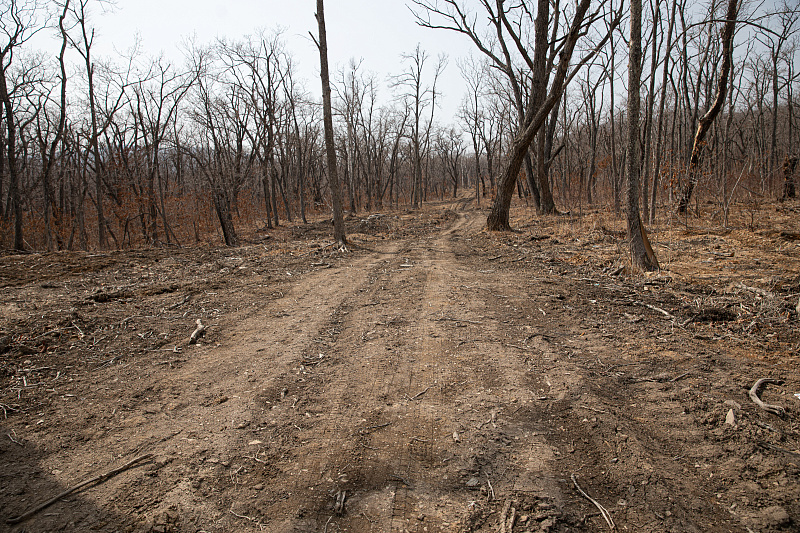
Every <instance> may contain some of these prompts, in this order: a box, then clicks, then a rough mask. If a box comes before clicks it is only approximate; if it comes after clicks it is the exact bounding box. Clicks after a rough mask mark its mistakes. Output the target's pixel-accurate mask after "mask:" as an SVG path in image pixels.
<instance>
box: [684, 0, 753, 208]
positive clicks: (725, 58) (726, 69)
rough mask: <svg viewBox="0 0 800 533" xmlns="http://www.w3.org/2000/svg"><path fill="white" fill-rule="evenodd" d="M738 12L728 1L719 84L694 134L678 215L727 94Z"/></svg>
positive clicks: (736, 4)
mask: <svg viewBox="0 0 800 533" xmlns="http://www.w3.org/2000/svg"><path fill="white" fill-rule="evenodd" d="M738 11H739V0H728V11H727V14H726V16H725V26H724V27H723V30H722V67H721V68H720V72H719V82H718V83H717V95H716V97H715V98H714V103H713V104H712V105H711V107H710V108H709V110H708V111H706V113H705V115H703V116H702V117H701V118H700V122H699V123H698V125H697V131H696V132H695V134H694V142H693V143H692V155H691V157H690V159H689V168H688V171H687V176H686V183H685V184H684V186H683V190H682V191H681V197H680V199H679V200H678V213H679V214H684V213H686V210H687V209H688V207H689V201H690V200H691V199H692V192H693V191H694V188H695V187H696V186H697V182H698V181H699V179H700V156H701V155H702V153H703V147H704V141H705V138H706V134H707V133H708V130H709V129H711V125H712V124H713V123H714V119H715V118H717V115H719V112H720V111H722V106H724V105H725V98H726V96H727V94H728V77H729V76H730V72H731V63H732V62H733V33H734V30H735V29H736V16H737V14H738Z"/></svg>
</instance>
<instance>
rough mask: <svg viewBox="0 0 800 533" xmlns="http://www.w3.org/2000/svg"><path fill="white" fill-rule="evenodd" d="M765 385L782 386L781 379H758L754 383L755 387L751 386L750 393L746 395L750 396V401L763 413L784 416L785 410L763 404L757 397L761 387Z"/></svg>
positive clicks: (777, 406) (778, 406)
mask: <svg viewBox="0 0 800 533" xmlns="http://www.w3.org/2000/svg"><path fill="white" fill-rule="evenodd" d="M767 383H771V384H772V385H783V380H781V379H773V378H761V379H759V380H758V381H756V383H755V385H753V386H752V387H751V388H750V392H749V393H748V395H749V396H750V399H751V400H753V403H755V404H756V405H757V406H759V407H760V408H761V409H763V410H764V411H766V412H768V413H772V414H775V415H778V416H783V415H785V414H786V410H785V409H784V408H783V407H781V406H780V405H772V404H768V403H764V402H763V401H761V398H760V397H759V396H758V391H759V390H760V389H761V387H762V386H763V385H766V384H767Z"/></svg>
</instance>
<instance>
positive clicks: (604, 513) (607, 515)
mask: <svg viewBox="0 0 800 533" xmlns="http://www.w3.org/2000/svg"><path fill="white" fill-rule="evenodd" d="M570 477H571V478H572V483H574V484H575V488H576V489H578V492H580V493H581V494H582V495H583V497H584V498H586V499H587V500H589V501H590V502H592V504H594V506H595V507H597V509H598V510H599V511H600V514H601V515H602V516H603V519H604V520H605V521H606V524H608V527H609V528H610V529H611V530H612V531H613V530H614V528H616V526H615V525H614V519H613V518H611V513H609V512H608V509H606V508H605V507H603V506H602V505H600V504H599V503H598V502H597V500H595V499H594V498H592V497H591V496H589V495H588V494H586V493H585V492H583V489H582V488H581V486H580V485H578V480H577V479H575V474H572V475H571V476H570Z"/></svg>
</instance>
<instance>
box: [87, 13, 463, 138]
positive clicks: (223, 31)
mask: <svg viewBox="0 0 800 533" xmlns="http://www.w3.org/2000/svg"><path fill="white" fill-rule="evenodd" d="M406 4H407V2H406V1H405V0H328V1H327V2H326V3H325V18H326V24H327V30H328V58H329V62H330V65H331V70H332V72H335V71H336V70H338V68H339V67H346V66H347V64H348V63H349V61H350V58H355V59H357V60H358V59H363V63H362V69H363V70H364V71H365V72H374V73H375V74H376V75H377V77H378V80H379V81H380V82H381V83H382V85H381V86H380V92H381V94H380V96H381V97H382V99H384V101H386V100H388V99H390V98H391V93H390V90H389V89H388V87H387V85H386V83H385V82H386V79H387V77H388V76H390V75H394V74H399V73H400V72H401V70H402V68H403V66H402V60H401V55H402V54H403V53H410V52H413V50H414V48H415V47H416V45H417V43H420V45H421V48H422V49H423V50H426V51H427V52H428V53H429V54H430V56H431V60H430V68H431V71H432V69H433V66H434V63H435V61H436V57H437V55H438V54H439V53H445V54H447V55H448V57H449V65H448V67H447V69H446V70H445V73H444V77H443V79H442V83H441V92H442V93H443V97H442V98H441V100H440V101H441V108H440V111H439V119H438V120H439V121H440V122H443V123H450V122H452V121H453V120H454V119H453V118H452V117H453V116H454V114H455V113H456V109H457V108H458V105H459V104H460V102H461V99H462V97H463V94H464V92H465V89H464V84H463V81H462V79H461V74H460V72H459V69H458V65H457V64H456V59H457V58H458V57H463V56H466V55H468V54H469V52H470V51H471V43H469V41H467V40H466V39H465V38H464V37H463V36H461V35H458V34H455V33H453V32H448V31H444V30H430V29H425V28H420V27H419V26H417V24H416V23H415V21H414V17H413V15H412V14H411V12H410V11H409V9H408V7H407V5H406ZM315 11H316V1H315V0H260V1H259V0H227V1H225V0H214V1H212V0H118V1H117V5H116V7H115V8H114V10H113V12H111V13H103V14H101V13H100V12H99V11H97V10H96V9H95V11H94V13H93V21H94V24H95V26H96V28H97V36H96V43H95V44H96V50H97V52H101V53H102V55H107V54H110V53H111V52H112V51H113V49H114V48H116V49H117V50H120V51H124V50H127V49H129V48H130V47H131V45H132V44H133V43H134V36H135V35H136V34H137V33H138V34H139V36H140V37H141V43H142V48H143V50H144V51H145V52H146V53H148V54H149V55H157V54H159V53H161V52H163V53H164V55H165V56H166V57H168V58H170V59H173V60H174V61H175V62H177V63H180V62H181V61H182V59H181V58H182V55H181V52H180V49H181V48H180V44H181V42H182V41H185V40H186V39H187V38H189V37H191V36H195V37H196V39H197V42H198V43H201V44H202V43H210V42H212V41H213V40H214V39H215V38H216V37H227V38H229V39H232V40H235V39H238V38H241V37H243V36H245V35H247V34H253V33H255V30H257V29H259V28H263V29H266V30H268V31H269V32H271V31H272V30H274V29H275V28H278V27H280V28H282V29H283V30H284V39H285V42H286V45H287V48H288V49H289V50H290V51H291V53H292V55H293V56H294V58H295V61H296V63H297V68H298V71H299V74H300V77H301V78H303V79H305V81H306V88H307V89H308V90H309V91H311V92H312V94H314V95H317V97H319V94H320V93H321V91H320V88H319V87H320V81H319V78H318V75H319V74H318V73H319V55H318V52H317V49H316V47H315V45H314V43H313V42H312V41H311V39H310V37H309V34H308V32H309V31H312V32H313V33H314V34H315V35H316V34H317V26H316V19H315V18H314V13H315Z"/></svg>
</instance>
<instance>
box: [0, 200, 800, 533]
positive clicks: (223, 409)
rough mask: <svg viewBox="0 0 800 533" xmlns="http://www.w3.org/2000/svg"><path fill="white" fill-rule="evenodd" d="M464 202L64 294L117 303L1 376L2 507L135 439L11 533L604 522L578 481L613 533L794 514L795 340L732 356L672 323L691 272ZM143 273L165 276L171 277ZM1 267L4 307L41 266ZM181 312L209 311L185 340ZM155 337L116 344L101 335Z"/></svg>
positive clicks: (683, 322) (709, 328)
mask: <svg viewBox="0 0 800 533" xmlns="http://www.w3.org/2000/svg"><path fill="white" fill-rule="evenodd" d="M458 205H459V206H460V207H461V208H460V209H459V208H458V206H457V205H456V204H453V205H452V206H450V207H451V208H452V209H443V208H441V209H435V208H431V213H429V214H428V216H429V219H428V220H429V222H430V223H429V225H428V226H426V227H425V228H424V231H413V232H410V231H409V232H406V233H405V234H402V235H399V234H398V235H399V236H397V237H396V238H390V239H377V238H375V239H366V240H363V241H362V242H361V244H360V245H359V246H357V247H356V248H355V249H354V250H353V253H351V254H344V255H336V256H332V257H327V256H326V257H323V258H322V259H320V258H319V257H321V256H319V255H317V256H308V257H304V258H301V259H295V260H293V262H290V263H286V264H281V265H280V268H278V267H277V266H275V265H276V264H277V263H275V264H271V266H270V268H271V270H270V271H269V274H268V275H267V274H265V272H264V271H263V270H262V271H259V270H258V268H255V267H253V266H252V265H258V264H264V263H258V262H254V260H252V257H251V256H248V255H246V254H243V255H242V257H237V258H225V261H223V260H221V259H220V260H218V262H221V265H222V269H221V270H220V272H223V274H224V276H225V277H216V278H214V277H211V278H209V277H206V278H203V280H202V284H201V283H200V282H198V281H197V280H195V279H194V278H193V279H192V280H189V279H188V278H187V279H185V280H181V279H179V278H176V279H175V280H172V283H173V284H174V285H175V286H174V287H173V286H172V285H168V286H169V287H171V288H170V290H168V291H166V292H159V291H158V290H156V291H150V293H149V295H147V294H146V291H145V292H141V291H140V292H136V291H137V290H139V289H135V288H134V289H131V291H132V292H127V293H121V292H120V291H117V292H113V291H110V290H105V289H103V290H105V292H102V291H100V292H98V291H97V288H96V287H93V288H92V287H83V288H82V289H81V290H83V294H84V296H83V298H84V300H85V298H86V296H85V295H87V294H88V295H90V297H91V298H94V300H92V308H91V309H92V310H93V311H92V313H95V314H98V316H101V314H102V313H101V312H100V311H97V310H96V308H97V307H99V306H101V305H105V304H104V302H106V301H107V300H106V299H105V298H106V297H105V296H103V297H102V298H100V297H98V294H105V295H107V296H109V297H110V298H111V300H114V299H115V298H117V299H122V300H124V301H125V302H124V303H125V305H126V306H127V307H126V308H125V309H126V311H125V312H124V315H120V314H117V315H115V316H113V317H110V315H109V316H107V317H106V319H105V320H104V321H103V320H100V319H99V318H98V319H96V320H97V321H99V322H98V323H97V324H95V327H96V329H98V330H102V331H104V332H106V333H107V335H105V337H103V339H101V340H100V341H96V342H97V343H100V344H102V343H103V342H105V343H107V346H108V347H107V348H106V350H105V354H104V355H103V357H102V358H98V359H100V360H99V361H98V364H94V365H83V366H81V365H77V364H73V365H69V364H67V363H68V359H67V357H68V351H69V349H68V348H65V347H63V346H62V348H63V349H64V350H66V351H65V352H57V351H56V349H55V348H54V347H52V346H51V347H50V348H47V347H45V349H44V350H40V351H39V353H30V352H27V353H26V352H25V351H22V352H20V353H19V354H18V358H17V359H15V360H14V361H12V362H16V363H15V364H17V366H16V367H14V368H13V369H10V370H7V374H8V381H9V382H10V383H14V384H18V385H19V384H21V383H22V380H23V378H24V382H25V386H24V387H23V386H22V385H19V386H18V389H14V388H7V389H6V390H5V392H4V397H3V398H4V399H3V400H2V405H4V406H5V407H7V408H8V411H7V412H6V415H7V419H5V420H2V421H0V425H2V430H3V431H2V433H3V437H4V440H3V442H2V445H0V463H2V464H1V465H0V470H2V471H3V472H5V473H4V474H2V476H3V477H2V479H0V482H2V484H3V485H4V486H5V488H3V489H0V502H1V503H2V505H0V507H2V509H3V516H2V518H3V519H7V518H10V517H12V516H17V515H19V514H21V513H22V512H24V511H25V510H27V509H29V508H31V507H33V506H34V504H36V503H38V502H39V501H42V500H45V499H47V498H48V497H50V496H53V495H55V494H58V493H59V492H60V491H62V490H63V489H65V488H67V487H69V486H71V485H73V484H75V483H76V482H77V481H80V480H82V479H87V478H90V477H92V476H93V475H96V474H98V473H102V472H103V471H107V470H110V469H112V468H113V467H114V466H118V465H120V464H123V463H124V462H125V461H126V460H128V459H131V458H133V457H135V456H136V455H140V454H143V453H152V454H153V456H152V458H151V459H150V460H148V461H145V462H144V463H143V464H141V465H135V466H133V467H132V468H130V469H128V470H126V471H125V472H122V473H120V474H117V475H115V476H113V477H111V478H110V479H108V480H104V481H103V482H102V483H100V484H97V485H96V486H94V487H93V488H89V489H88V490H84V491H80V492H79V493H77V494H74V495H70V496H68V497H66V498H65V499H64V500H62V501H60V502H58V503H56V504H54V505H52V506H50V507H49V508H47V509H45V510H43V511H41V512H39V513H37V514H36V515H35V516H34V517H32V518H30V519H28V520H26V521H25V522H23V523H22V524H20V525H17V526H11V525H6V526H5V527H7V528H8V530H10V531H59V530H63V531H79V530H80V531H87V530H98V531H137V532H138V531H141V532H145V531H156V532H163V531H180V532H184V531H185V532H198V531H209V532H210V531H271V532H294V531H296V532H312V531H313V532H319V531H327V532H333V531H352V532H370V531H374V532H384V531H385V532H390V531H391V532H395V531H396V532H401V531H408V532H423V531H430V532H434V531H492V532H496V531H506V532H522V531H531V532H536V531H552V532H555V531H602V530H604V529H608V527H609V526H608V523H607V522H606V521H605V519H604V517H603V516H602V515H601V512H600V510H599V507H596V506H595V505H594V504H593V503H592V502H590V501H589V499H587V498H586V497H584V496H583V495H582V494H581V493H580V492H579V491H578V489H577V488H576V484H575V483H576V482H577V484H578V485H579V486H580V487H581V489H582V490H583V491H584V492H586V493H587V494H588V496H591V497H592V498H594V500H596V501H597V502H598V503H599V504H600V505H602V506H603V507H604V508H606V509H607V510H608V513H609V515H608V516H609V518H610V519H613V521H614V522H615V524H616V527H617V528H618V529H619V530H628V531H637V532H661V531H735V532H746V531H748V528H749V530H751V531H753V530H754V531H791V530H796V529H793V528H795V527H798V525H800V504H798V503H797V502H798V501H799V500H800V488H798V483H797V481H798V473H800V469H799V468H798V466H797V465H798V457H800V454H798V452H797V449H798V443H800V432H798V424H797V413H798V403H797V400H796V399H794V398H793V397H792V396H791V395H787V394H786V391H800V378H799V377H798V373H797V372H796V370H797V360H796V358H795V359H792V360H788V359H787V360H782V361H779V362H775V361H769V362H766V361H763V360H757V359H755V358H752V357H750V358H746V357H744V356H742V353H743V352H744V351H745V348H746V347H743V346H742V345H741V343H740V342H739V341H737V340H736V339H730V338H729V339H726V338H725V337H724V336H720V335H719V334H716V333H714V331H717V332H718V329H714V328H719V326H718V324H715V323H713V322H712V321H704V320H694V319H693V318H692V317H693V316H694V315H692V314H691V309H690V308H689V307H690V306H689V305H688V304H687V303H686V302H687V301H690V300H691V298H692V297H693V296H694V295H692V294H691V293H690V292H689V291H690V290H691V287H688V286H686V285H681V284H680V283H678V282H676V281H675V280H673V279H671V278H669V276H657V277H652V278H641V277H639V278H630V279H621V278H615V277H612V276H608V275H602V274H601V273H599V272H595V271H591V270H590V269H588V268H587V267H586V266H584V265H580V264H574V263H572V262H569V261H565V260H564V259H563V257H562V256H560V255H559V254H558V253H557V252H554V251H553V249H552V248H551V247H548V246H546V244H544V243H541V242H540V241H542V240H545V238H546V235H545V236H541V235H539V236H537V235H533V236H532V235H531V234H530V233H520V234H511V235H500V236H498V235H489V234H486V233H484V232H482V226H483V224H484V221H485V216H484V215H483V214H482V213H481V212H480V211H477V210H472V209H464V208H463V207H464V203H463V202H462V203H461V204H458ZM266 249H267V247H266V246H265V247H264V250H266ZM252 253H255V252H251V255H252ZM260 253H263V251H262V252H260ZM315 257H316V258H315ZM48 260H50V261H54V259H53V258H50V259H48ZM8 261H10V260H8ZM156 261H158V259H157V260H156ZM165 261H166V259H164V258H161V264H164V262H165ZM182 261H183V263H181V265H183V266H182V268H183V269H184V270H182V271H186V269H190V268H196V269H200V268H201V266H200V261H199V260H197V259H193V260H190V259H187V258H184V259H183V260H182ZM191 261H197V265H196V266H187V265H189V263H190V262H191ZM226 261H227V262H226ZM114 263H115V262H114V261H110V262H109V264H110V265H112V266H109V267H108V268H113V264H114ZM191 264H192V265H195V263H191ZM6 266H8V265H6ZM150 266H151V267H152V266H153V265H152V264H150ZM218 266H219V265H218ZM8 268H10V267H8ZM130 268H132V269H134V268H135V266H131V267H130ZM163 268H164V272H165V273H166V274H164V275H165V276H166V277H165V278H164V280H162V282H160V283H167V282H168V281H169V279H168V277H169V272H174V271H175V270H174V268H173V269H170V268H169V264H164V265H163ZM226 269H227V270H226ZM198 271H199V270H198ZM5 272H6V281H7V286H9V287H12V285H13V287H12V288H13V291H15V292H13V294H12V295H10V296H9V297H7V299H6V301H4V307H3V309H4V310H5V311H4V312H5V317H6V319H7V320H9V321H13V320H14V317H15V316H17V317H19V316H22V315H23V314H24V313H23V311H26V309H27V308H26V309H23V307H24V306H23V304H22V303H20V302H22V301H23V296H24V295H25V294H27V293H25V292H24V291H26V290H28V291H30V290H32V289H31V288H32V287H34V288H35V286H37V284H38V287H40V288H42V287H44V285H45V283H46V280H45V281H43V280H42V279H40V278H39V277H35V278H34V279H33V280H28V281H25V280H21V281H19V282H18V283H16V284H12V283H9V282H8V279H10V275H9V274H8V270H6V271H5ZM53 275H54V276H55V274H53ZM70 275H74V276H79V272H77V270H76V269H75V268H73V270H72V271H71V274H70ZM126 275H130V274H129V273H128V274H126ZM198 275H200V276H202V275H204V274H202V272H201V273H200V274H198ZM215 275H217V274H215ZM219 276H222V274H219ZM20 277H21V274H20ZM56 277H58V276H56ZM64 279H67V281H64ZM69 279H72V278H69V277H68V278H63V277H58V280H59V281H58V283H56V285H58V286H59V287H60V286H61V284H62V283H63V284H64V286H66V287H68V286H69V285H70V281H69ZM142 283H145V282H142ZM152 285H153V283H150V284H149V285H148V286H152ZM156 285H157V286H159V287H160V286H161V285H158V284H156ZM201 287H202V289H201ZM9 290H11V289H9ZM76 290H77V289H76ZM183 293H186V294H187V295H196V296H193V298H192V299H191V300H189V296H187V297H186V299H185V300H184V301H183V302H182V301H181V300H180V298H179V296H181V295H182V294H183ZM10 294H11V293H10ZM75 294H77V293H75ZM75 294H72V295H71V296H70V294H68V293H65V296H63V301H60V302H57V300H58V299H57V298H56V299H55V300H53V302H57V303H52V305H53V306H58V305H62V306H66V305H68V302H67V300H69V299H70V298H72V299H73V300H74V299H75V298H76V296H75ZM137 295H146V296H142V301H141V302H139V304H138V305H140V306H141V309H139V307H137V309H138V311H136V310H134V311H131V306H135V305H137V302H136V301H135V300H136V298H137ZM684 296H685V297H684ZM148 298H149V299H148ZM154 298H161V299H160V300H158V302H157V304H156V303H153V301H154V300H153V299H154ZM170 298H171V300H170ZM171 301H175V302H176V303H178V302H182V303H185V304H186V305H188V306H190V308H189V309H187V311H186V312H185V313H184V314H183V316H182V318H183V320H182V324H183V325H182V326H181V327H180V328H179V327H177V326H176V325H175V321H174V320H167V319H166V318H164V317H161V318H160V319H158V318H157V317H156V316H155V312H154V311H147V309H149V308H148V307H147V306H148V305H150V307H151V308H152V307H153V306H155V307H158V308H159V309H160V310H161V312H162V314H164V313H166V311H164V310H165V309H168V308H169V306H167V305H166V304H167V302H171ZM148 302H149V303H148ZM112 303H113V301H112ZM182 303H179V304H178V305H176V304H171V305H172V306H174V308H177V309H178V310H179V311H180V310H181V309H182V307H180V305H182ZM42 305H43V304H40V306H42ZM14 306H16V307H14ZM54 309H55V307H54ZM106 309H111V308H110V307H107V308H106ZM190 311H191V312H190ZM105 312H106V313H107V314H108V313H109V311H105ZM131 312H134V313H135V314H134V317H133V318H131V319H127V318H125V319H123V320H122V321H119V320H118V319H119V317H120V316H126V317H127V315H128V314H130V313H131ZM14 313H16V315H15V314H14ZM42 313H43V311H42ZM76 313H77V316H79V317H82V319H83V320H84V322H88V321H89V320H88V319H87V318H86V317H87V316H89V314H90V312H89V311H88V310H87V311H83V312H82V314H81V311H77V312H76ZM117 313H122V311H118V312H117ZM173 314H174V312H173ZM28 315H30V316H32V314H31V313H28ZM166 315H169V313H166ZM42 316H44V314H43V315H42ZM92 316H95V315H92ZM159 316H161V315H159ZM194 316H203V317H206V318H204V320H205V321H206V323H208V324H210V328H209V333H208V335H207V337H206V338H204V339H203V340H202V341H201V343H200V344H199V345H193V346H188V345H186V342H185V337H186V327H187V326H186V323H188V324H191V323H192V322H193V320H192V319H193V318H194ZM148 317H150V318H148ZM111 318H113V320H112V319H111ZM695 318H696V317H695ZM125 320H127V322H125ZM158 320H161V321H160V322H159V321H158ZM795 320H796V319H795ZM148 321H150V322H148ZM123 322H124V323H123ZM71 323H72V324H73V325H75V327H77V328H78V330H79V331H81V335H83V336H86V335H89V332H85V331H83V329H82V328H80V327H79V326H80V325H81V324H83V322H80V321H77V319H73V320H72V322H71ZM121 323H122V325H120V324H121ZM134 324H137V326H136V328H138V329H134V327H133V326H134ZM148 324H150V325H149V326H148ZM111 326H115V327H111ZM70 327H71V326H65V328H70ZM788 327H789V328H790V329H791V326H788ZM84 329H85V328H84ZM148 332H150V333H148ZM709 332H710V333H709ZM70 335H77V333H76V332H74V331H72V333H70ZM113 335H116V337H113ZM126 335H127V336H128V337H130V338H131V339H132V341H126V340H125V339H126V337H125V336H126ZM137 335H138V336H140V337H141V339H139V340H137V339H136V337H135V336H137ZM145 335H147V337H145ZM795 335H796V334H795ZM83 336H80V339H83V338H84V337H83ZM98 337H99V335H98ZM112 337H113V339H112ZM151 338H152V339H158V342H155V343H154V344H152V345H148V346H152V348H149V349H148V350H146V351H144V350H140V351H139V352H137V353H138V355H135V356H134V355H130V354H124V353H122V352H121V353H120V359H116V358H115V357H113V351H112V347H113V346H115V345H114V344H108V343H111V342H112V341H113V342H116V343H118V344H119V343H123V341H125V342H146V341H147V340H148V339H151ZM59 339H60V340H61V341H62V342H63V344H64V345H65V346H66V345H68V342H67V341H68V338H65V339H62V338H61V337H59ZM176 339H182V340H180V341H179V340H176ZM784 341H785V343H786V345H787V346H789V345H792V343H796V342H797V339H796V336H795V337H791V338H787V339H784ZM87 342H88V341H83V344H81V345H80V346H78V342H77V341H74V340H73V343H74V346H77V348H75V349H76V350H78V349H82V348H81V346H83V347H84V348H85V345H86V344H87ZM153 342H154V341H153ZM29 344H30V343H29ZM121 345H122V344H120V346H121ZM48 350H51V351H52V352H53V353H50V355H48V353H49V352H48ZM12 353H16V352H12ZM57 354H58V355H57ZM65 354H66V355H65ZM108 355H112V357H110V358H107V356H108ZM48 357H49V359H48ZM56 357H60V358H61V359H56ZM109 360H110V363H109V362H108V361H109ZM9 361H11V360H10V359H9ZM48 361H50V362H48ZM10 364H11V363H9V365H10ZM59 365H62V366H59ZM9 368H11V367H9ZM767 375H769V376H774V377H781V378H783V379H784V380H785V381H786V383H785V384H784V385H783V386H782V387H778V388H776V387H770V388H768V389H767V391H765V392H764V394H763V397H764V399H765V401H767V400H771V401H773V402H775V403H780V404H782V405H784V406H785V407H786V408H787V409H788V413H789V414H788V415H787V416H786V417H784V418H779V417H776V416H775V415H770V414H768V413H765V412H763V411H760V410H758V409H757V408H756V407H755V405H753V404H752V403H748V402H749V401H748V399H747V388H748V387H749V386H750V385H752V382H753V381H754V380H755V379H757V378H758V377H766V376H767ZM65 378H66V379H67V380H65ZM29 380H30V381H36V380H38V381H40V382H41V383H42V386H41V387H39V388H38V389H36V388H31V387H29V386H28V385H30V382H29ZM16 390H19V394H18V396H19V397H18V398H17V399H16V400H15V399H14V398H13V397H12V393H13V392H14V391H16ZM776 391H781V392H782V393H783V395H778V394H777V392H776ZM792 402H794V403H792ZM729 411H730V412H732V413H733V415H732V416H734V418H735V421H734V422H733V423H726V416H730V415H728V412H729ZM7 435H8V436H7ZM2 528H3V526H0V530H2Z"/></svg>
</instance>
